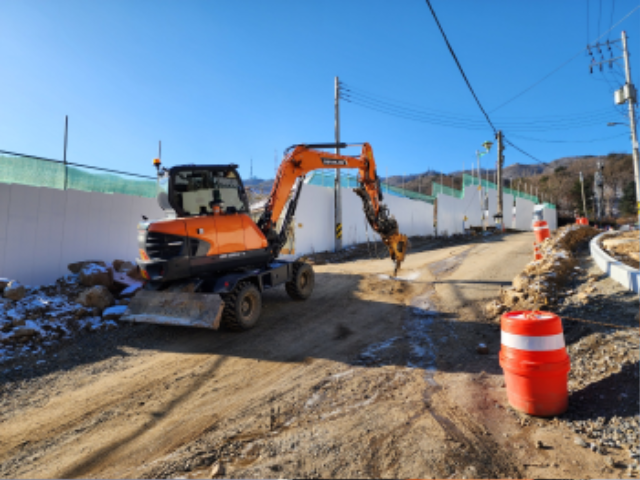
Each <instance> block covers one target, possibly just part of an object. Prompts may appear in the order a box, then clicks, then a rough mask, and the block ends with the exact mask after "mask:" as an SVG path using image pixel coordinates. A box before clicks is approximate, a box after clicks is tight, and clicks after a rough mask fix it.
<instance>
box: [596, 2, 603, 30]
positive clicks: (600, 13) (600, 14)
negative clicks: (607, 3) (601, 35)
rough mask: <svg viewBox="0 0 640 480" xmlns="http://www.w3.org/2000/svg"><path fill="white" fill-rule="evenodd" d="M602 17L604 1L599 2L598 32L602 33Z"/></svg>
mask: <svg viewBox="0 0 640 480" xmlns="http://www.w3.org/2000/svg"><path fill="white" fill-rule="evenodd" d="M600 17H602V0H598V30H597V31H598V32H599V31H600Z"/></svg>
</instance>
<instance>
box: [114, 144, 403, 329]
mask: <svg viewBox="0 0 640 480" xmlns="http://www.w3.org/2000/svg"><path fill="white" fill-rule="evenodd" d="M357 145H361V146H362V151H361V154H360V156H359V157H356V156H348V155H339V154H334V153H329V152H327V151H325V149H329V148H346V147H348V146H353V145H347V144H344V143H340V144H309V145H306V144H303V145H294V146H292V147H290V148H289V149H287V151H286V152H285V155H284V159H283V161H282V163H281V165H280V168H279V169H278V173H277V175H276V178H275V181H274V183H273V187H272V190H271V193H270V195H269V197H268V198H267V201H266V204H265V208H264V212H263V213H262V215H261V217H260V218H259V220H258V221H257V222H254V221H253V220H252V219H251V217H250V216H249V203H248V198H247V195H246V192H245V189H244V186H243V184H242V180H241V178H240V175H239V174H238V170H237V168H238V166H237V165H233V164H230V165H181V166H175V167H172V168H170V169H166V168H164V167H162V166H161V164H160V161H159V160H158V159H156V160H154V165H155V167H156V169H157V172H158V203H159V204H160V207H161V208H162V209H163V210H164V212H165V217H166V218H164V219H162V220H156V221H144V222H141V223H140V224H138V247H139V253H140V258H138V259H137V260H136V261H137V264H138V267H139V268H140V273H141V274H142V276H143V277H144V278H145V280H146V282H145V288H144V289H143V290H141V291H140V292H139V293H138V294H137V295H136V296H135V297H134V298H133V299H132V300H131V302H130V304H129V307H128V309H127V311H126V313H125V315H124V316H123V317H122V320H128V321H133V322H145V323H159V324H170V325H184V326H195V327H203V328H212V329H218V328H219V327H220V326H221V325H223V326H225V327H227V328H229V329H232V330H247V329H250V328H252V327H253V326H254V325H255V324H256V322H257V321H258V318H259V316H260V312H261V309H262V292H263V291H264V290H266V289H269V288H273V287H277V286H279V285H282V284H284V286H285V288H286V291H287V293H288V294H289V296H290V297H292V298H293V299H294V300H305V299H307V298H308V297H309V296H310V295H311V293H312V291H313V287H314V284H315V277H314V273H313V269H312V267H311V265H309V264H308V263H304V262H300V261H295V262H286V261H283V260H280V259H278V256H279V254H280V251H281V250H282V248H283V246H284V245H285V243H286V242H287V232H288V231H289V225H290V224H291V222H292V220H293V217H294V214H295V210H296V206H297V203H298V199H299V198H300V192H301V191H302V187H303V184H304V178H305V175H306V174H307V173H309V172H310V171H312V170H317V169H323V168H357V169H358V182H359V186H358V188H356V189H354V192H355V193H356V194H357V195H358V196H359V197H360V198H361V199H362V204H363V209H364V213H365V216H366V218H367V221H368V223H369V224H370V225H371V227H372V228H373V229H374V230H375V231H376V232H378V234H380V237H381V238H382V241H383V242H384V243H385V245H386V246H387V248H388V250H389V254H390V256H391V259H392V260H393V262H394V266H395V269H394V275H395V274H397V271H398V269H399V267H400V265H401V263H402V261H403V260H404V257H405V254H406V250H407V246H408V243H407V237H406V235H403V234H401V233H400V232H399V230H398V223H397V221H396V220H395V218H394V217H393V216H390V214H389V211H388V209H387V207H386V206H385V205H384V204H382V203H381V201H382V199H383V196H382V190H381V188H380V179H379V177H378V175H377V173H376V164H375V161H374V158H373V152H372V150H371V146H370V145H369V144H368V143H363V144H357ZM279 220H281V222H280V221H279ZM278 224H280V226H279V227H278Z"/></svg>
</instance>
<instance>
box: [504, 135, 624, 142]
mask: <svg viewBox="0 0 640 480" xmlns="http://www.w3.org/2000/svg"><path fill="white" fill-rule="evenodd" d="M511 136H512V137H516V138H521V139H522V140H528V141H530V142H540V143H594V142H602V141H605V140H611V139H613V138H619V137H623V136H629V134H628V133H619V134H617V135H612V136H609V137H601V138H592V139H590V140H546V139H543V138H531V137H523V136H522V135H514V134H511Z"/></svg>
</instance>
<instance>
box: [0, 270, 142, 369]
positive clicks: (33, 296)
mask: <svg viewBox="0 0 640 480" xmlns="http://www.w3.org/2000/svg"><path fill="white" fill-rule="evenodd" d="M68 268H69V271H70V272H71V274H69V275H66V276H64V277H62V278H59V279H58V280H56V282H55V283H53V284H51V285H44V286H40V287H36V288H32V287H27V286H24V285H22V284H20V283H19V282H18V281H17V280H10V279H0V294H1V295H0V363H3V362H5V361H8V360H11V359H13V358H16V357H19V356H22V355H26V354H34V353H36V354H37V353H40V352H42V351H45V350H47V349H48V348H49V347H52V346H53V345H54V344H56V343H58V342H59V341H61V340H65V339H69V338H71V337H73V336H74V335H75V334H77V333H78V332H80V331H83V330H102V329H111V328H115V327H116V326H117V324H116V323H115V322H114V320H117V319H119V318H120V317H121V316H122V314H124V310H126V305H127V304H128V303H129V298H126V297H130V296H132V295H133V293H135V291H137V290H138V289H139V288H141V286H142V283H141V282H140V281H139V280H138V279H137V278H139V277H138V273H137V269H136V267H135V266H134V265H133V264H131V263H130V262H124V261H122V260H116V261H114V262H113V266H111V265H107V264H105V263H104V262H101V261H84V262H77V263H73V264H70V265H69V266H68ZM122 292H124V293H125V295H121V293H122Z"/></svg>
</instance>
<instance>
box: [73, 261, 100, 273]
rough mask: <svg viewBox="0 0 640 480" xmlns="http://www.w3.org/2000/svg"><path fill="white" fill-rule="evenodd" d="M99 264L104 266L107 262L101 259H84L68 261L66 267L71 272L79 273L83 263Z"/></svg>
mask: <svg viewBox="0 0 640 480" xmlns="http://www.w3.org/2000/svg"><path fill="white" fill-rule="evenodd" d="M92 264H93V265H100V266H101V267H106V266H107V264H106V263H104V262H103V261H101V260H84V261H82V262H75V263H70V264H69V265H67V268H68V269H69V271H70V272H71V273H80V270H82V269H83V268H84V266H85V265H92Z"/></svg>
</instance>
